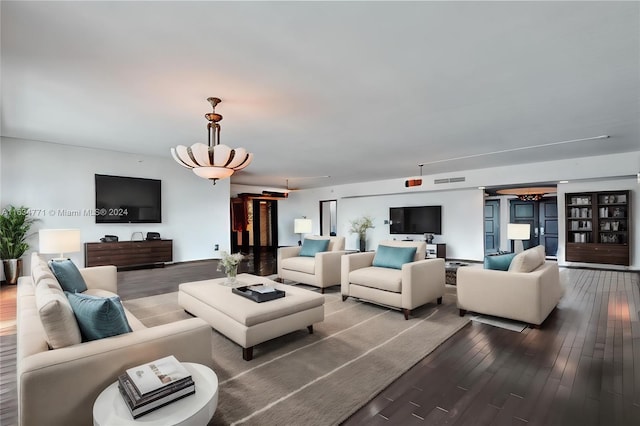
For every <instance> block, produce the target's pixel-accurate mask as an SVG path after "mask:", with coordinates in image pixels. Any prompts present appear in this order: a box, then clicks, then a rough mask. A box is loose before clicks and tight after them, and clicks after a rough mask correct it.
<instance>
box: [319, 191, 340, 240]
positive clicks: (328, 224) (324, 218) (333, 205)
mask: <svg viewBox="0 0 640 426" xmlns="http://www.w3.org/2000/svg"><path fill="white" fill-rule="evenodd" d="M320 235H330V236H336V235H338V201H337V200H323V201H320Z"/></svg>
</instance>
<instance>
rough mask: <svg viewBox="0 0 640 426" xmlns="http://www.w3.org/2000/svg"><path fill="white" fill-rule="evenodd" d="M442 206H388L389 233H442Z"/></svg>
mask: <svg viewBox="0 0 640 426" xmlns="http://www.w3.org/2000/svg"><path fill="white" fill-rule="evenodd" d="M441 215H442V206H421V207H390V208H389V225H390V226H389V232H390V233H391V234H442V218H441Z"/></svg>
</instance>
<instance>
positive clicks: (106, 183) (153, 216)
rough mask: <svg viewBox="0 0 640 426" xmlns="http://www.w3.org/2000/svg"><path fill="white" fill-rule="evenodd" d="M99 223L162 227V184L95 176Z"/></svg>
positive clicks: (125, 178)
mask: <svg viewBox="0 0 640 426" xmlns="http://www.w3.org/2000/svg"><path fill="white" fill-rule="evenodd" d="M95 216H96V223H162V199H161V181H160V180H157V179H143V178H133V177H123V176H108V175H96V215H95Z"/></svg>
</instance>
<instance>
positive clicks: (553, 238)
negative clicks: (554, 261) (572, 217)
mask: <svg viewBox="0 0 640 426" xmlns="http://www.w3.org/2000/svg"><path fill="white" fill-rule="evenodd" d="M539 203H540V208H539V222H538V228H539V233H538V235H539V236H540V244H542V245H543V246H544V250H545V253H546V254H547V256H556V255H557V254H558V199H557V198H556V197H550V198H548V199H547V198H543V199H542V200H540V201H539Z"/></svg>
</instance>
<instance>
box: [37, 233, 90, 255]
mask: <svg viewBox="0 0 640 426" xmlns="http://www.w3.org/2000/svg"><path fill="white" fill-rule="evenodd" d="M38 237H39V240H40V241H39V248H38V250H39V252H40V253H42V254H52V253H59V254H60V257H59V258H55V259H54V260H63V259H65V257H64V253H65V252H66V253H73V252H78V251H80V230H79V229H41V230H40V231H39V232H38Z"/></svg>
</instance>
